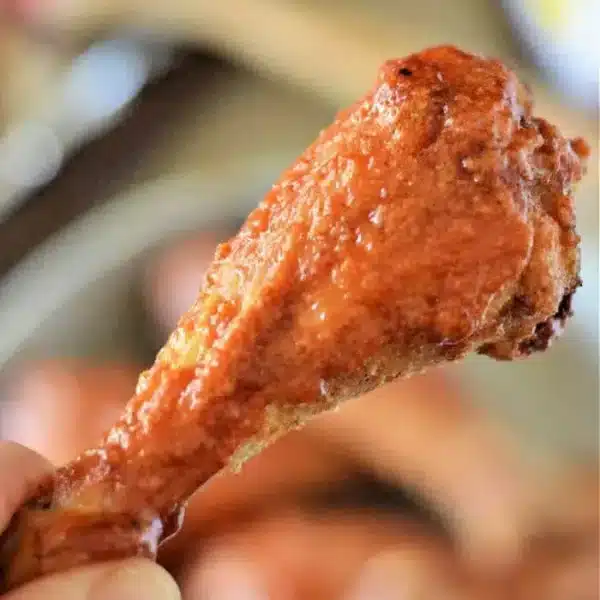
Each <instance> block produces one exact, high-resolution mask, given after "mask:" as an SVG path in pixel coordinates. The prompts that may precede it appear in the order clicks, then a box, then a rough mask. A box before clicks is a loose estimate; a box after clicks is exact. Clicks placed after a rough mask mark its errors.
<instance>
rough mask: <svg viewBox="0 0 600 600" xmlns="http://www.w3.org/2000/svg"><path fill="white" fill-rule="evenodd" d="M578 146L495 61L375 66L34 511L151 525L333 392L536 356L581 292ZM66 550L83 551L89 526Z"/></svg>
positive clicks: (426, 58)
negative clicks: (364, 91) (471, 357)
mask: <svg viewBox="0 0 600 600" xmlns="http://www.w3.org/2000/svg"><path fill="white" fill-rule="evenodd" d="M586 151H587V150H586V147H585V144H583V143H582V142H580V141H575V142H574V143H571V142H569V140H567V139H565V138H563V137H562V136H560V134H559V133H558V131H557V130H556V129H555V128H554V127H552V126H551V125H549V124H548V123H546V122H545V121H543V120H541V119H536V118H534V117H533V116H532V115H531V101H530V98H529V94H528V92H527V91H526V90H525V88H523V86H521V85H520V84H519V82H518V81H517V79H516V76H515V75H514V73H512V72H511V71H509V70H508V69H506V68H505V67H504V66H503V65H502V64H500V63H499V62H497V61H489V60H485V59H483V58H480V57H476V56H473V55H470V54H466V53H464V52H461V51H459V50H457V49H455V48H451V47H442V48H434V49H430V50H426V51H424V52H422V53H419V54H415V55H413V56H410V57H408V58H406V59H404V60H393V61H389V62H387V63H386V64H385V65H384V66H383V67H382V69H381V71H380V74H379V77H378V81H377V83H376V85H375V87H374V89H373V90H372V91H371V92H370V93H369V94H368V95H367V96H365V98H363V99H362V100H360V101H359V102H358V103H356V104H355V105H354V106H353V107H351V108H350V109H348V110H346V111H344V112H342V113H341V114H340V115H339V116H338V118H337V119H336V121H335V123H334V124H333V125H332V126H331V127H329V128H327V129H325V130H324V131H323V132H321V134H320V135H319V137H318V139H317V140H316V142H315V143H314V144H313V145H312V146H311V147H310V148H308V149H307V150H306V152H305V153H304V154H303V155H302V156H301V157H300V158H299V159H298V161H297V162H296V163H295V164H294V165H293V166H292V167H291V168H290V169H289V170H288V171H286V172H285V173H284V174H283V175H282V177H281V178H280V180H279V181H278V182H277V183H276V184H275V186H273V189H272V190H271V192H270V193H269V194H268V195H267V196H266V198H265V199H264V201H263V202H262V204H261V205H260V206H259V207H258V208H257V209H256V210H255V211H254V212H253V213H252V214H251V215H250V216H249V218H248V220H247V221H246V224H245V225H244V226H243V227H242V229H241V231H240V233H239V234H238V235H237V236H236V237H235V238H233V239H232V240H231V241H230V242H228V243H226V244H223V245H221V246H220V247H219V249H218V251H217V254H216V257H215V260H214V262H213V265H212V266H211V268H210V269H209V271H208V274H207V276H206V281H205V284H204V287H203V290H202V292H201V294H200V296H199V298H198V300H197V302H196V303H195V305H194V306H193V307H192V308H191V309H190V311H188V313H187V314H186V315H184V316H183V318H182V319H181V320H180V322H179V324H178V327H177V329H176V330H175V331H174V333H173V334H172V336H171V338H170V339H169V341H168V343H167V345H166V346H165V348H164V349H163V350H162V351H161V353H160V354H159V356H158V357H157V360H156V363H155V364H154V365H153V366H152V367H151V369H150V370H149V371H148V372H147V373H145V374H144V375H142V377H141V378H140V383H139V385H138V388H137V390H136V394H135V396H134V397H133V399H132V400H131V401H130V403H129V405H128V408H127V411H126V414H125V415H124V416H123V418H122V419H121V420H120V422H119V423H118V424H116V425H115V426H114V427H113V428H112V430H111V431H110V432H109V433H108V434H107V436H106V438H105V439H104V441H103V442H102V443H101V444H100V445H99V446H98V448H96V449H94V450H91V451H89V452H87V453H85V454H84V455H83V456H82V457H80V458H79V459H78V460H77V461H75V462H74V463H72V464H70V465H67V466H66V467H64V468H62V469H61V470H59V472H58V473H57V475H56V476H55V477H54V479H53V480H52V481H49V482H47V483H46V484H45V486H44V488H43V491H42V492H40V494H39V495H38V497H37V499H36V500H35V501H34V504H33V505H37V506H38V507H40V506H41V505H44V506H46V507H49V509H50V510H51V511H52V513H51V514H52V515H53V518H52V519H51V521H52V527H55V526H56V523H57V522H58V523H59V524H60V522H61V519H64V520H65V523H67V522H68V518H67V516H66V515H72V514H73V513H74V512H79V513H80V514H85V515H88V516H89V517H90V521H89V522H90V528H93V524H92V521H93V517H94V515H96V516H97V515H103V518H104V519H110V516H111V515H115V516H118V517H119V518H122V517H123V515H130V516H132V517H135V518H136V519H137V522H138V523H139V522H142V523H154V522H155V521H156V520H157V519H158V520H159V521H162V522H165V521H166V520H167V518H170V519H172V518H173V515H175V514H177V512H178V509H179V507H180V506H181V505H182V503H183V502H184V501H185V500H186V499H187V498H188V497H189V496H190V494H192V493H193V491H195V490H196V489H197V488H198V487H199V486H200V485H201V484H203V483H204V482H205V481H206V480H207V479H208V478H210V477H211V476H213V475H214V474H215V473H217V472H218V471H219V470H220V469H222V468H223V467H225V466H227V465H231V464H232V461H233V466H235V467H237V466H239V463H240V461H241V460H243V459H245V458H247V457H248V455H251V454H252V453H253V452H254V451H256V450H260V448H261V447H262V446H264V445H265V444H267V443H269V442H270V441H271V440H272V439H274V438H275V437H276V436H278V435H280V434H281V433H283V432H284V431H285V430H287V429H289V428H291V427H296V426H299V425H300V424H301V422H302V421H303V420H304V419H305V418H307V417H308V416H310V415H312V414H314V413H316V412H319V411H321V410H326V409H328V408H330V407H331V406H333V405H335V404H336V403H338V402H339V401H340V400H342V399H344V398H346V397H349V396H354V395H357V394H358V393H362V392H364V391H367V390H369V389H372V388H373V387H376V386H377V385H379V384H380V383H382V382H384V381H387V380H390V379H393V378H395V377H399V376H406V375H409V374H411V373H413V372H415V371H420V370H422V369H424V368H426V367H429V366H432V365H435V364H438V363H441V362H444V361H451V360H456V359H458V358H461V357H462V356H464V355H465V354H466V353H467V352H470V351H479V352H482V353H486V354H489V355H491V356H494V357H496V358H507V359H510V358H515V357H519V356H523V355H527V354H529V353H530V352H532V351H534V350H538V349H544V348H545V347H546V346H547V344H548V342H549V339H550V337H552V336H553V335H554V334H555V328H554V327H553V326H551V324H552V323H554V322H556V321H560V322H562V321H564V318H565V317H566V316H567V314H568V313H569V310H570V309H569V306H568V301H567V300H564V298H570V295H571V294H572V293H573V291H574V290H575V288H576V286H577V285H578V284H579V279H578V270H579V255H578V242H579V239H578V237H577V234H576V233H575V229H574V225H575V222H574V210H573V201H572V197H571V186H572V184H573V183H574V182H576V181H577V180H578V179H579V178H580V177H581V174H582V168H583V167H582V161H583V159H584V158H585V154H586ZM40 500H41V501H42V502H41V503H40ZM33 505H30V506H33ZM47 526H49V525H47V524H46V525H44V527H47ZM145 533H146V534H147V535H150V534H151V530H150V529H149V528H147V531H146V532H145ZM40 535H41V536H42V537H43V536H44V535H45V534H44V532H43V531H42V532H41V533H40ZM154 535H155V539H154V542H156V543H158V541H160V538H161V537H162V536H163V535H164V532H163V531H161V530H160V528H159V529H156V530H155V534H154ZM69 544H70V545H71V548H72V549H73V550H75V549H76V550H77V552H75V554H77V553H79V554H77V556H78V557H79V559H81V556H82V555H83V556H84V557H85V558H86V559H89V560H93V559H95V558H97V552H96V548H95V547H93V544H92V545H90V542H89V530H88V531H86V530H79V533H78V534H73V535H71V534H70V539H69ZM61 556H62V557H63V562H62V563H61V564H60V565H58V566H56V565H54V568H64V567H66V566H69V556H68V553H67V554H62V555H61ZM43 559H44V557H43V552H42V556H39V557H37V560H36V561H32V562H31V564H30V566H29V570H28V572H27V574H26V575H23V573H21V574H20V576H19V577H15V581H17V580H21V579H24V578H28V577H33V576H36V575H39V574H40V573H42V572H44V571H45V570H47V569H46V568H45V567H44V563H43ZM71 562H72V563H74V562H75V561H71ZM79 562H80V560H79Z"/></svg>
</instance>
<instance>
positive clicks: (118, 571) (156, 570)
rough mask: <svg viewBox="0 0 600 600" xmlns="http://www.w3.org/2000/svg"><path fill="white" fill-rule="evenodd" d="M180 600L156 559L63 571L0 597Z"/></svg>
mask: <svg viewBox="0 0 600 600" xmlns="http://www.w3.org/2000/svg"><path fill="white" fill-rule="evenodd" d="M140 598H143V599H144V600H181V595H180V593H179V589H178V587H177V584H176V583H175V581H174V580H173V579H172V578H171V576H170V575H169V574H168V573H167V572H166V571H165V570H164V569H163V568H162V567H159V566H158V565H156V564H155V563H153V562H151V561H149V560H145V559H138V558H135V559H130V560H126V561H122V562H118V563H107V564H102V565H94V566H91V567H86V568H82V569H75V570H71V571H65V572H63V573H59V574H56V575H52V576H50V577H46V578H43V579H40V580H37V581H34V582H32V583H30V584H27V585H25V586H23V587H21V588H18V589H16V590H14V591H12V592H11V593H9V594H8V595H6V596H3V597H2V600H139V599H140Z"/></svg>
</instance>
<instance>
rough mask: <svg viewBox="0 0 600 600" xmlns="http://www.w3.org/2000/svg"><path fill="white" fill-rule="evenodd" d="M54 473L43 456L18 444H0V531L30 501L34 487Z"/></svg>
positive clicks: (7, 442) (3, 442)
mask: <svg viewBox="0 0 600 600" xmlns="http://www.w3.org/2000/svg"><path fill="white" fill-rule="evenodd" d="M52 471H53V466H52V464H51V463H50V462H49V461H48V460H46V459H45V458H44V457H43V456H41V455H40V454H38V453H37V452H34V451H33V450H31V449H29V448H26V447H25V446H22V445H21V444H18V443H16V442H10V441H1V440H0V531H3V530H4V528H5V527H6V526H7V525H8V523H9V521H10V519H11V518H12V516H13V513H14V512H15V510H17V509H18V508H19V506H20V505H21V504H22V503H23V502H24V501H25V500H26V499H27V496H28V494H29V493H30V492H31V490H32V487H33V486H34V485H35V484H36V483H37V482H38V481H40V479H41V478H42V477H44V475H47V474H49V473H51V472H52Z"/></svg>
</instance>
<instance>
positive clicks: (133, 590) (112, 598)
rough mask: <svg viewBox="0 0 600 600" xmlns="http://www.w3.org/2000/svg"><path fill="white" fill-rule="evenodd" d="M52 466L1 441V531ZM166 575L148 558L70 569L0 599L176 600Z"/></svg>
mask: <svg viewBox="0 0 600 600" xmlns="http://www.w3.org/2000/svg"><path fill="white" fill-rule="evenodd" d="M51 469H52V466H51V465H50V463H49V462H48V461H46V460H45V459H44V458H42V457H41V456H40V455H39V454H37V453H35V452H34V451H32V450H29V449H27V448H25V447H24V446H20V445H18V444H15V443H11V442H0V533H1V532H2V531H4V530H5V528H6V527H7V526H8V524H9V522H10V519H11V516H12V514H13V512H14V511H15V510H16V509H17V508H18V507H19V506H20V505H21V503H22V502H23V501H24V500H25V499H26V497H27V495H28V493H29V492H30V491H31V486H32V485H34V484H35V482H37V481H38V480H39V478H40V477H42V476H43V475H44V474H46V473H49V472H50V470H51ZM180 597H181V596H180V593H179V590H178V588H177V585H176V583H175V582H174V581H173V579H172V578H171V577H170V576H169V574H168V573H167V572H166V571H165V570H163V569H162V568H161V567H159V566H158V565H155V564H154V563H152V562H151V561H148V560H142V559H131V560H126V561H122V562H114V563H107V564H99V565H93V566H89V567H85V568H81V569H74V570H71V571H67V572H65V573H60V574H58V575H53V576H50V577H46V578H44V579H41V580H39V581H34V582H32V583H30V584H28V585H25V586H23V587H22V588H19V589H16V590H14V591H13V592H11V593H9V594H7V595H5V596H2V600H55V599H56V600H58V599H59V598H60V599H61V600H139V599H141V598H143V599H144V600H178V599H179V598H180Z"/></svg>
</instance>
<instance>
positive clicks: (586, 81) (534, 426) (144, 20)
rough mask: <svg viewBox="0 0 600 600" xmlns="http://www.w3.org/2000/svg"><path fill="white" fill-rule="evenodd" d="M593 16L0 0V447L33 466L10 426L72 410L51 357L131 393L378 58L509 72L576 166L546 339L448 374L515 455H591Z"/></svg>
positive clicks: (390, 2) (450, 5)
mask: <svg viewBox="0 0 600 600" xmlns="http://www.w3.org/2000/svg"><path fill="white" fill-rule="evenodd" d="M599 22H600V3H598V2H597V1H595V0H588V1H586V0H577V1H570V2H567V1H566V0H564V1H561V0H520V1H519V0H505V1H504V2H500V1H492V0H420V1H419V2H412V1H408V0H352V1H350V0H346V1H345V2H336V1H335V0H313V1H308V0H306V1H304V2H293V1H291V0H285V1H284V0H247V1H243V2H240V1H239V0H220V1H219V2H202V1H199V0H171V1H170V2H162V1H159V0H145V1H140V0H40V1H39V2H37V1H34V0H0V332H1V333H0V379H1V380H2V385H3V388H2V389H3V392H2V396H1V397H0V406H2V407H3V408H1V409H0V438H1V437H5V438H13V439H19V440H21V441H25V442H27V443H31V444H33V445H36V444H37V445H38V447H39V448H40V449H41V450H43V451H46V452H50V450H48V448H47V447H45V446H44V444H43V441H40V439H41V438H40V437H39V436H38V437H36V436H35V435H34V434H33V433H28V432H30V429H28V427H29V428H31V427H33V425H32V420H35V419H36V418H37V419H38V420H40V419H42V415H47V413H46V412H44V411H46V409H45V408H43V407H42V408H40V405H39V402H40V401H41V400H40V398H41V397H42V396H43V397H47V398H49V399H50V401H51V402H56V403H57V404H56V406H58V405H60V406H63V405H61V404H60V402H61V399H63V400H64V398H65V397H66V396H69V394H71V395H74V396H77V398H80V396H81V395H82V394H83V391H82V390H84V389H85V386H86V385H87V384H86V383H85V381H87V380H85V381H84V379H82V380H81V381H78V380H77V377H78V375H77V373H78V371H76V370H75V372H76V374H75V375H73V373H74V371H73V369H71V368H70V367H69V366H65V365H68V364H72V363H68V362H63V361H66V360H67V359H68V360H73V359H78V360H80V361H83V362H84V363H85V364H94V365H96V364H100V363H101V362H106V361H110V362H111V364H113V365H114V364H117V365H132V367H131V370H130V371H129V370H128V369H129V367H121V366H119V367H118V368H117V371H118V372H119V373H125V374H126V375H124V376H123V377H122V379H121V380H124V381H126V383H127V385H128V386H130V385H133V381H134V374H135V369H136V368H137V366H138V365H143V364H147V363H148V362H149V361H150V360H151V359H152V356H153V352H154V351H155V350H156V349H157V348H158V347H159V344H160V343H161V342H162V341H163V340H164V336H165V335H166V332H167V331H168V328H169V327H170V326H172V324H173V322H174V320H175V318H176V316H177V314H178V312H180V311H182V310H184V309H185V307H186V303H188V302H190V301H191V299H192V298H193V296H194V294H195V291H196V289H197V287H198V285H199V281H200V279H201V274H202V267H203V266H204V265H205V264H206V261H207V260H208V258H209V257H210V254H211V252H212V250H213V248H214V245H215V244H216V242H217V241H219V240H220V239H221V238H222V237H223V236H226V235H229V234H230V233H231V232H232V231H233V230H234V229H235V227H237V225H238V224H239V222H240V221H241V220H242V219H243V218H244V215H246V214H247V212H248V211H249V210H250V209H251V208H252V207H253V206H254V205H255V204H256V203H257V202H258V201H259V199H260V198H261V195H262V194H263V193H264V191H265V190H267V189H268V187H269V185H270V184H271V183H272V181H273V180H274V179H275V178H276V177H277V175H278V173H279V171H280V170H281V169H282V168H284V167H285V166H287V165H288V164H289V163H290V162H291V161H292V160H293V159H294V158H295V156H296V155H298V154H299V153H300V152H301V151H302V150H303V149H304V147H305V146H306V145H307V144H308V143H310V142H311V141H312V140H313V138H314V137H315V134H316V133H317V132H318V131H319V130H320V129H321V128H322V127H323V126H325V125H326V124H328V123H329V122H330V120H331V119H332V117H333V115H334V114H335V112H336V111H337V110H338V109H339V108H340V107H342V106H344V105H346V104H348V103H350V102H351V101H353V100H354V99H355V98H356V97H358V96H359V95H361V94H362V93H364V91H365V90H366V89H367V88H368V87H369V86H370V85H371V84H372V81H373V79H374V76H375V73H376V70H377V67H378V65H379V63H380V62H381V61H382V60H384V59H386V58H389V57H392V56H402V55H405V54H408V53H411V52H413V51H417V50H420V49H422V48H424V47H426V46H431V45H437V44H441V43H454V44H457V45H459V46H461V47H463V48H464V49H466V50H470V51H475V52H481V53H484V54H487V55H493V56H496V57H499V58H501V59H503V60H504V61H506V62H507V63H508V64H509V65H510V66H512V67H513V68H515V69H516V70H517V71H518V72H519V73H520V75H521V77H522V78H523V79H525V80H526V81H527V82H528V83H529V84H530V86H531V87H532V89H533V90H534V94H535V97H536V99H537V110H536V112H537V113H538V114H540V115H541V116H544V117H546V118H548V119H549V120H551V121H552V122H554V123H556V124H557V125H559V126H560V128H561V129H562V130H563V131H564V132H565V133H567V134H569V135H583V136H585V137H586V138H587V140H588V142H589V143H590V145H591V147H592V151H593V155H592V157H591V160H590V171H589V174H588V176H587V177H586V179H585V181H584V183H583V184H582V185H581V186H580V189H579V191H578V193H577V208H578V220H579V228H580V232H581V234H582V237H583V279H584V282H585V286H584V287H583V289H582V290H581V291H579V292H578V294H577V296H576V305H575V309H576V317H575V319H574V321H573V323H572V325H571V326H570V327H569V328H568V331H567V333H566V335H565V338H564V340H562V341H561V342H560V343H558V344H557V345H556V346H555V347H554V348H553V349H551V350H550V351H549V352H547V353H545V354H544V355H543V356H539V357H534V358H532V359H530V360H528V361H526V362H524V363H522V364H516V365H509V366H507V365H504V364H498V363H494V362H492V361H490V360H487V359H480V358H471V359H469V360H467V361H466V362H465V364H463V365H460V366H453V367H452V368H451V376H452V377H453V378H455V379H456V381H458V382H459V385H460V386H462V387H461V389H463V390H465V392H464V393H465V394H466V395H468V397H469V399H470V401H471V400H472V401H473V402H474V403H476V404H481V405H482V406H484V407H485V409H486V410H489V411H490V412H491V413H492V414H493V415H495V416H494V418H497V419H499V420H501V421H502V422H505V423H507V424H508V425H509V428H510V430H511V431H512V432H514V433H516V434H517V435H518V436H519V438H520V439H521V440H522V441H524V446H526V447H527V449H528V450H530V451H531V452H532V453H533V454H535V455H537V456H544V457H561V459H562V458H565V457H567V458H568V460H570V461H572V462H574V463H579V462H586V461H590V460H591V461H596V460H597V457H598V371H599V365H598V342H599V340H598V289H599V279H598V223H599V220H598V204H599V202H598V200H599V197H598V153H597V152H598V89H599V88H598V73H599V70H598V69H599V66H600V46H599V37H598V35H597V32H596V31H595V28H596V27H597V24H598V23H599ZM49 360H51V362H48V361H49ZM111 368H112V367H111ZM113 375H114V372H113ZM113 375H110V377H113ZM73 377H75V380H74V379H73ZM106 377H108V379H105V380H104V381H109V380H110V381H112V380H111V379H110V377H109V376H108V375H107V376H106ZM115 377H117V378H118V377H121V375H117V376H115ZM123 378H124V379H123ZM121 380H120V381H121ZM15 381H16V382H17V383H15ZM94 385H96V384H94ZM106 385H107V386H109V384H108V383H107V384H106ZM27 386H29V387H27ZM101 387H102V386H100V387H99V388H97V389H101ZM121 387H122V386H121ZM15 389H18V390H20V391H18V392H15V391H14V390H15ZM73 390H75V391H73ZM101 395H102V394H100V396H101ZM69 397H70V396H69ZM94 398H96V397H94ZM94 398H92V399H91V400H87V402H89V403H92V412H93V413H94V414H96V412H97V411H100V407H99V405H98V404H94V403H95V402H98V403H100V402H104V400H102V399H98V398H96V399H94ZM124 399H125V398H119V401H121V400H124ZM2 400H3V402H2ZM28 402H33V404H32V406H34V407H35V409H34V410H29V412H28V411H27V410H25V409H23V406H25V405H28V404H27V403H28ZM36 402H37V403H38V404H36ZM65 402H66V400H65ZM84 404H85V402H84ZM60 410H65V411H68V410H75V409H74V408H73V407H72V406H71V408H69V405H68V403H66V404H65V405H64V407H63V408H61V409H60ZM77 410H79V409H77ZM59 412H60V411H59ZM15 415H18V417H17V416H15ZM23 415H25V416H23ZM43 418H44V419H46V417H43ZM48 418H50V417H48ZM42 420H43V419H42ZM48 422H49V421H44V423H43V425H44V426H47V424H48ZM65 452H66V454H64V455H63V454H60V452H58V451H56V455H55V456H56V460H62V459H65V458H68V455H69V452H67V451H65Z"/></svg>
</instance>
